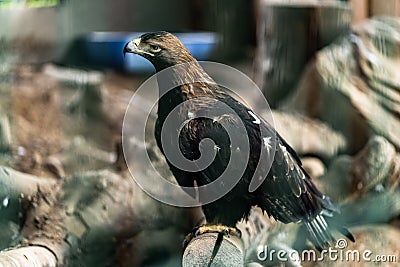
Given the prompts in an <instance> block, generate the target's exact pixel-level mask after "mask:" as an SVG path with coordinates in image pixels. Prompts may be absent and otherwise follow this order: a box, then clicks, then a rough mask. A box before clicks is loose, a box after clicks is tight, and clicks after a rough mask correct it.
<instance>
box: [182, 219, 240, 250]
mask: <svg viewBox="0 0 400 267" xmlns="http://www.w3.org/2000/svg"><path fill="white" fill-rule="evenodd" d="M205 233H217V234H221V235H222V236H227V237H230V236H231V235H233V236H237V237H239V238H241V236H242V233H241V232H240V230H239V229H237V228H236V227H229V226H225V225H220V224H215V225H214V224H205V225H202V226H197V227H195V228H193V230H192V231H191V232H190V233H189V234H187V235H186V237H185V240H184V241H183V247H184V248H186V246H187V245H188V244H189V243H190V241H192V239H193V238H195V237H197V236H199V235H202V234H205Z"/></svg>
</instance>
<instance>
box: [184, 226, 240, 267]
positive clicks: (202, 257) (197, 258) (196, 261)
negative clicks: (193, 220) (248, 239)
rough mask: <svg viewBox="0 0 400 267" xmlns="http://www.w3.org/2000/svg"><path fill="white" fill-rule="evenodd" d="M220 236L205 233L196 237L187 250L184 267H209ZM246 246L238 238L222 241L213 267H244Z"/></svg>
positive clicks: (228, 238) (233, 237) (231, 237)
mask: <svg viewBox="0 0 400 267" xmlns="http://www.w3.org/2000/svg"><path fill="white" fill-rule="evenodd" d="M217 236H218V234H216V233H205V234H202V235H199V236H197V237H195V238H194V239H193V240H191V242H190V243H189V244H188V246H187V247H186V249H185V252H184V253H183V258H182V266H183V267H195V266H207V264H208V262H209V260H210V257H211V255H212V252H213V249H214V245H215V242H216V240H217ZM244 256H245V251H244V246H243V242H242V241H241V239H239V238H238V237H236V236H230V237H226V236H224V239H223V241H222V244H221V247H220V248H219V250H218V252H217V255H216V256H215V258H214V260H213V263H212V264H211V266H226V267H239V266H244Z"/></svg>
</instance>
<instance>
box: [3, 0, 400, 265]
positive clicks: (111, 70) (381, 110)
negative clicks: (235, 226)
mask: <svg viewBox="0 0 400 267" xmlns="http://www.w3.org/2000/svg"><path fill="white" fill-rule="evenodd" d="M399 16H400V0H385V1H382V0H352V1H333V0H326V1H323V0H320V1H318V0H304V1H302V0H293V1H290V0H286V1H285V0H229V1H228V0H191V1H186V0H168V1H161V0H146V1H141V0H118V1H107V0H85V1H79V0H36V1H35V0H14V1H13V0H4V1H0V47H1V49H0V165H1V169H2V170H3V169H4V170H10V169H12V170H13V172H11V173H12V175H11V176H12V180H7V179H9V178H8V177H10V175H9V171H7V172H6V171H4V173H3V172H0V185H2V186H0V200H1V199H3V202H2V204H3V206H1V207H0V229H1V230H0V249H9V248H13V247H15V246H17V245H19V244H24V245H27V244H32V243H33V242H32V240H36V239H35V238H38V236H39V237H40V240H41V242H44V244H50V243H52V242H53V241H54V240H57V241H59V242H58V243H62V244H64V245H65V246H63V247H62V249H59V250H57V251H61V252H60V254H57V253H56V254H57V255H63V259H64V260H65V261H66V262H67V265H69V266H78V265H79V264H80V265H82V266H181V261H182V260H181V258H182V253H183V249H182V247H181V241H182V240H183V238H184V236H185V234H186V233H188V232H189V231H190V230H191V229H192V227H193V226H194V225H195V224H196V223H198V221H199V220H201V218H202V214H201V212H200V211H199V210H198V209H197V210H196V209H195V210H188V209H178V208H175V207H168V206H166V205H163V204H161V203H158V202H157V201H155V200H153V199H150V198H149V197H148V196H147V195H146V194H145V193H143V192H142V191H141V190H140V188H138V186H137V185H136V184H134V183H129V185H127V186H126V188H131V189H130V190H123V188H121V187H122V186H120V187H118V186H117V185H118V184H124V183H125V182H126V181H127V180H130V181H131V179H130V178H129V172H128V171H127V168H126V165H125V162H124V158H123V154H122V149H121V129H122V121H123V117H124V114H125V110H126V107H127V105H128V103H129V100H130V98H131V96H132V95H133V93H134V92H135V90H136V89H137V88H138V87H139V86H140V84H141V83H142V82H143V81H145V80H146V79H147V78H148V77H149V76H151V75H152V74H153V73H154V70H153V68H152V66H151V65H150V64H149V63H148V62H146V61H145V60H143V59H141V58H140V57H138V56H135V55H127V56H126V58H124V57H123V54H122V50H123V47H124V45H125V44H126V43H127V42H128V41H129V40H131V39H133V38H136V37H138V36H140V34H142V33H144V32H148V31H159V30H166V31H169V32H172V33H174V34H176V35H177V36H178V37H179V38H180V39H181V41H182V42H183V43H184V44H185V45H186V46H187V47H188V49H189V50H190V51H191V52H192V54H193V55H194V56H195V57H196V58H197V59H199V60H210V61H217V62H222V63H226V64H228V65H230V66H233V67H235V68H237V69H239V70H240V71H242V72H244V73H245V74H247V75H248V76H249V77H250V78H251V79H253V81H254V82H255V83H256V84H257V85H258V86H259V87H260V89H261V90H262V92H263V94H264V95H265V97H266V99H267V100H268V103H269V105H270V106H271V108H272V109H273V116H274V119H275V123H276V127H277V129H278V132H280V133H281V135H282V136H283V137H284V138H285V139H286V140H287V141H288V143H289V144H290V145H291V146H293V147H294V148H295V150H296V151H297V152H298V153H299V155H300V156H301V158H302V160H303V164H304V166H305V168H306V169H307V170H308V171H309V172H310V175H311V176H312V177H313V179H314V180H315V182H316V184H317V185H318V186H319V188H321V190H322V191H323V192H325V193H327V194H328V195H330V196H331V197H332V198H333V199H334V200H335V201H337V202H338V203H339V204H340V206H341V209H342V218H341V219H340V220H342V223H344V224H346V225H348V226H349V227H350V229H351V231H352V232H353V233H354V235H355V236H356V239H357V243H355V244H351V245H349V246H351V247H350V248H351V249H359V250H362V249H366V248H368V249H370V250H371V251H373V252H374V254H376V255H378V254H380V255H387V256H390V255H392V256H393V255H395V256H397V262H399V261H400V255H399V254H398V251H400V241H399V240H400V229H399V227H400V217H399V216H400V194H399V188H398V182H399V180H400V156H399V149H400V76H399V73H400V60H399V58H400V20H399V18H398V17H399ZM238 93H239V94H246V88H243V92H238ZM249 99H251V102H250V103H249V104H250V105H252V107H253V108H254V109H255V110H257V112H258V113H259V114H261V115H263V114H264V115H265V114H266V111H265V110H260V109H258V101H260V99H256V98H251V96H249ZM143 101H144V102H145V101H147V100H146V99H143ZM144 102H143V103H144ZM138 105H140V103H138ZM141 115H143V114H140V113H139V114H137V116H141ZM154 115H155V114H153V117H151V118H149V124H151V123H152V122H154V118H155V117H154ZM127 127H135V121H134V120H133V121H131V122H130V124H128V125H127ZM149 127H150V128H151V127H152V126H149ZM146 145H147V148H144V147H143V146H142V144H139V143H135V140H133V141H132V149H136V150H139V149H147V151H148V153H149V155H150V157H151V159H152V160H153V162H154V165H155V166H156V168H157V169H158V170H159V171H160V172H162V173H164V174H165V175H167V176H168V175H169V176H170V174H169V170H168V167H166V164H165V161H164V160H163V157H162V156H161V154H160V152H159V151H158V149H157V148H156V146H155V142H154V140H153V139H151V137H149V140H147V144H146ZM7 173H8V174H7ZM27 174H28V175H33V176H35V177H36V178H37V177H39V178H40V179H39V180H40V181H36V180H35V179H36V178H35V179H33V178H32V177H31V176H29V177H31V178H32V179H33V180H32V181H35V182H34V183H33V184H30V183H28V182H26V185H25V186H26V187H29V188H31V189H32V188H33V189H32V190H30V189H29V190H28V189H24V190H25V191H24V190H22V189H21V188H23V186H22V187H21V184H24V181H27V179H28V178H27V176H26V175H27ZM31 178H29V179H31ZM29 179H28V180H29ZM110 179H111V180H110ZM171 179H173V178H171ZM10 181H11V182H10ZM29 181H31V180H29ZM43 181H45V183H48V182H49V181H50V183H53V182H54V183H55V184H57V185H59V188H58V189H57V191H54V192H62V196H57V197H54V202H52V201H44V202H40V201H37V199H41V198H43V195H46V194H45V193H43V194H39V193H38V192H39V191H40V190H38V189H37V188H40V186H37V185H40V184H41V183H42V182H43ZM99 181H100V182H99ZM104 181H106V182H104ZM92 183H93V184H92ZM14 184H17V185H15V186H14ZM35 188H36V189H35ZM93 188H96V190H97V191H96V190H95V192H96V193H94V192H93ZM98 188H102V189H101V190H100V189H98ZM126 188H125V189H126ZM21 190H22V191H23V192H24V194H25V195H24V194H23V193H21V192H22V191H21ZM42 190H44V189H42ZM121 190H122V191H121ZM27 192H29V194H31V195H30V196H31V198H27V197H26V194H27ZM44 192H45V191H44ZM110 192H111V193H110ZM48 195H51V193H50V191H49V192H48ZM116 196H118V197H116ZM34 200H35V201H37V202H35V203H34V204H32V201H34ZM43 203H44V204H43ZM55 203H63V205H61V206H57V205H56V206H57V207H55V206H54V205H55ZM121 203H125V204H121ZM43 205H48V206H49V207H51V208H43V209H42V208H40V207H43ZM38 207H39V208H38ZM71 207H72V208H71ZM107 207H108V208H107ZM71 209H72V211H71ZM99 210H101V211H102V212H97V211H99ZM115 210H117V211H118V212H119V213H118V214H116V213H113V212H114V211H115ZM55 213H56V215H55ZM103 213H104V214H103ZM55 216H56V217H57V218H61V219H58V220H57V223H55V222H54V220H52V218H54V217H55ZM49 218H50V219H49ZM122 222H123V223H122ZM52 225H59V226H60V227H59V228H54V229H53V228H52ZM260 225H261V226H260ZM239 226H241V227H244V228H245V229H250V230H251V231H250V230H249V231H243V232H246V233H245V234H244V237H243V240H244V243H245V247H246V252H245V262H246V264H247V265H248V266H259V265H256V264H261V265H263V266H275V265H279V263H278V262H275V261H268V262H260V261H259V260H257V257H256V250H257V246H258V245H260V244H268V245H271V247H274V248H279V249H286V250H289V249H290V248H295V249H298V250H299V251H300V250H301V249H304V248H306V247H307V244H306V243H305V241H303V242H302V241H299V240H301V235H298V233H297V231H298V225H294V226H292V225H281V224H279V223H277V222H272V221H270V220H269V219H268V218H267V217H266V216H264V215H263V214H262V213H261V212H260V211H259V210H257V209H255V210H254V212H253V213H252V215H251V217H250V222H247V224H246V223H241V224H240V225H239ZM46 227H47V228H46ZM61 229H62V230H61ZM260 229H262V230H260ZM46 233H47V234H46ZM48 233H52V234H53V235H50V234H48ZM57 238H58V239H57ZM303 239H304V237H303ZM47 242H49V243H47ZM56 243H57V242H56ZM41 244H42V243H41ZM48 246H49V247H51V246H50V245H48ZM392 259H393V257H392ZM2 260H4V259H2V258H1V254H0V265H1V263H2ZM251 264H253V265H251ZM291 264H292V266H296V263H295V262H293V263H291ZM325 264H330V265H331V266H343V262H329V261H328V262H322V263H321V262H319V263H318V262H314V261H311V260H310V261H306V262H304V263H303V265H305V266H319V265H320V266H325ZM346 264H347V263H346ZM385 264H388V265H382V266H395V263H388V262H386V263H385ZM348 265H349V266H370V265H373V264H371V263H368V264H367V263H364V262H351V263H349V264H348ZM4 266H8V265H4ZM43 266H45V265H43ZM187 266H190V265H187ZM227 266H229V265H227Z"/></svg>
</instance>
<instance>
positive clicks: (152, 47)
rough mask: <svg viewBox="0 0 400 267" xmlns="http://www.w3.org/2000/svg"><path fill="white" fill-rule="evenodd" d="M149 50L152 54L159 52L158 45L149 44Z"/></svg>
mask: <svg viewBox="0 0 400 267" xmlns="http://www.w3.org/2000/svg"><path fill="white" fill-rule="evenodd" d="M150 50H151V51H152V52H160V51H161V47H159V46H158V45H154V44H151V45H150Z"/></svg>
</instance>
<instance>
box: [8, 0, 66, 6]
mask: <svg viewBox="0 0 400 267" xmlns="http://www.w3.org/2000/svg"><path fill="white" fill-rule="evenodd" d="M59 2H60V1H59V0H0V8H1V7H12V6H15V5H26V6H28V7H45V6H55V5H57V4H58V3H59Z"/></svg>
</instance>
